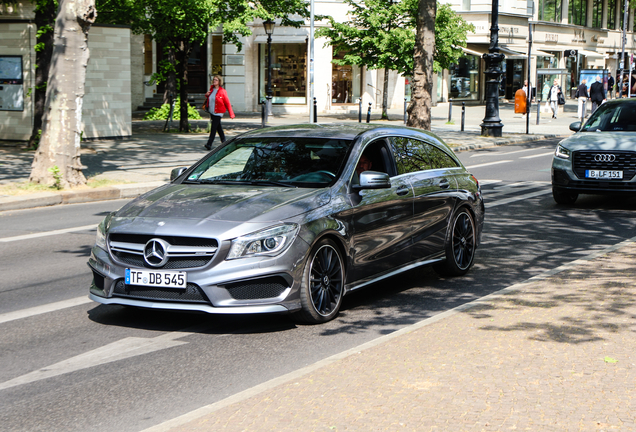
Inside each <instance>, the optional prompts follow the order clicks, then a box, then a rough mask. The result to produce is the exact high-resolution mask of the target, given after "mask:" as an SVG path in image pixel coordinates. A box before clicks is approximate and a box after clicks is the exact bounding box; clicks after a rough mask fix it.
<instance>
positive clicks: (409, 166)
mask: <svg viewBox="0 0 636 432" xmlns="http://www.w3.org/2000/svg"><path fill="white" fill-rule="evenodd" d="M390 141H391V147H392V148H393V154H394V155H395V163H396V165H397V173H398V175H399V174H406V173H412V172H416V171H424V170H429V169H431V168H432V167H433V166H432V165H431V161H430V159H429V155H428V152H427V150H426V147H427V146H428V144H426V143H424V142H422V141H418V140H414V139H409V138H403V137H392V138H391V140H390Z"/></svg>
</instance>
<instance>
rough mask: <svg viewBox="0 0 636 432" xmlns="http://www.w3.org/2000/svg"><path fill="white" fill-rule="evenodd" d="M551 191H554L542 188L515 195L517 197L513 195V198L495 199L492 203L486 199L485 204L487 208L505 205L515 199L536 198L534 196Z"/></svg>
mask: <svg viewBox="0 0 636 432" xmlns="http://www.w3.org/2000/svg"><path fill="white" fill-rule="evenodd" d="M551 192H552V190H551V189H548V190H540V191H536V192H531V193H528V194H525V195H519V196H515V197H512V198H506V199H502V200H498V201H493V202H491V203H489V202H487V201H486V202H485V203H484V206H486V208H491V207H497V206H500V205H504V204H510V203H512V202H515V201H521V200H524V199H529V198H534V197H538V196H541V195H546V194H549V193H551Z"/></svg>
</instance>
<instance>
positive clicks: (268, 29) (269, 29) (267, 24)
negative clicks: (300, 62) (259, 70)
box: [263, 18, 275, 115]
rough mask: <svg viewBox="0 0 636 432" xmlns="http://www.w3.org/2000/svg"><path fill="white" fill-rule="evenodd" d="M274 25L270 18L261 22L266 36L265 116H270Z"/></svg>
mask: <svg viewBox="0 0 636 432" xmlns="http://www.w3.org/2000/svg"><path fill="white" fill-rule="evenodd" d="M274 24H275V23H274V21H272V20H271V19H270V18H267V21H263V28H264V29H265V33H266V34H267V98H266V99H267V115H271V114H272V34H273V33H274Z"/></svg>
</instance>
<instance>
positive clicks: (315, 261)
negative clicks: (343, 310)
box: [295, 239, 345, 324]
mask: <svg viewBox="0 0 636 432" xmlns="http://www.w3.org/2000/svg"><path fill="white" fill-rule="evenodd" d="M344 281H345V270H344V261H343V259H342V255H341V254H340V251H339V250H338V247H337V246H336V244H335V243H334V242H333V241H331V240H329V239H323V240H321V241H320V242H318V244H317V245H316V246H314V248H313V249H312V250H311V253H310V254H309V259H308V260H307V262H306V263H305V271H304V273H303V280H302V283H301V287H300V301H301V305H302V310H301V311H300V312H297V313H296V315H295V317H296V318H297V319H299V320H300V321H304V322H307V323H311V324H318V323H324V322H327V321H330V320H331V319H333V318H334V317H335V316H336V315H337V314H338V311H339V310H340V304H341V303H342V296H343V294H344Z"/></svg>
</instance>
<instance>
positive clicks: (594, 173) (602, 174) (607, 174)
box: [585, 170, 623, 179]
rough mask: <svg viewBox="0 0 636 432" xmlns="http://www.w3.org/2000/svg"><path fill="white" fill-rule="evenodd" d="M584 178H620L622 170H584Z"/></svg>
mask: <svg viewBox="0 0 636 432" xmlns="http://www.w3.org/2000/svg"><path fill="white" fill-rule="evenodd" d="M585 178H596V179H622V178H623V171H607V170H585Z"/></svg>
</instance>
